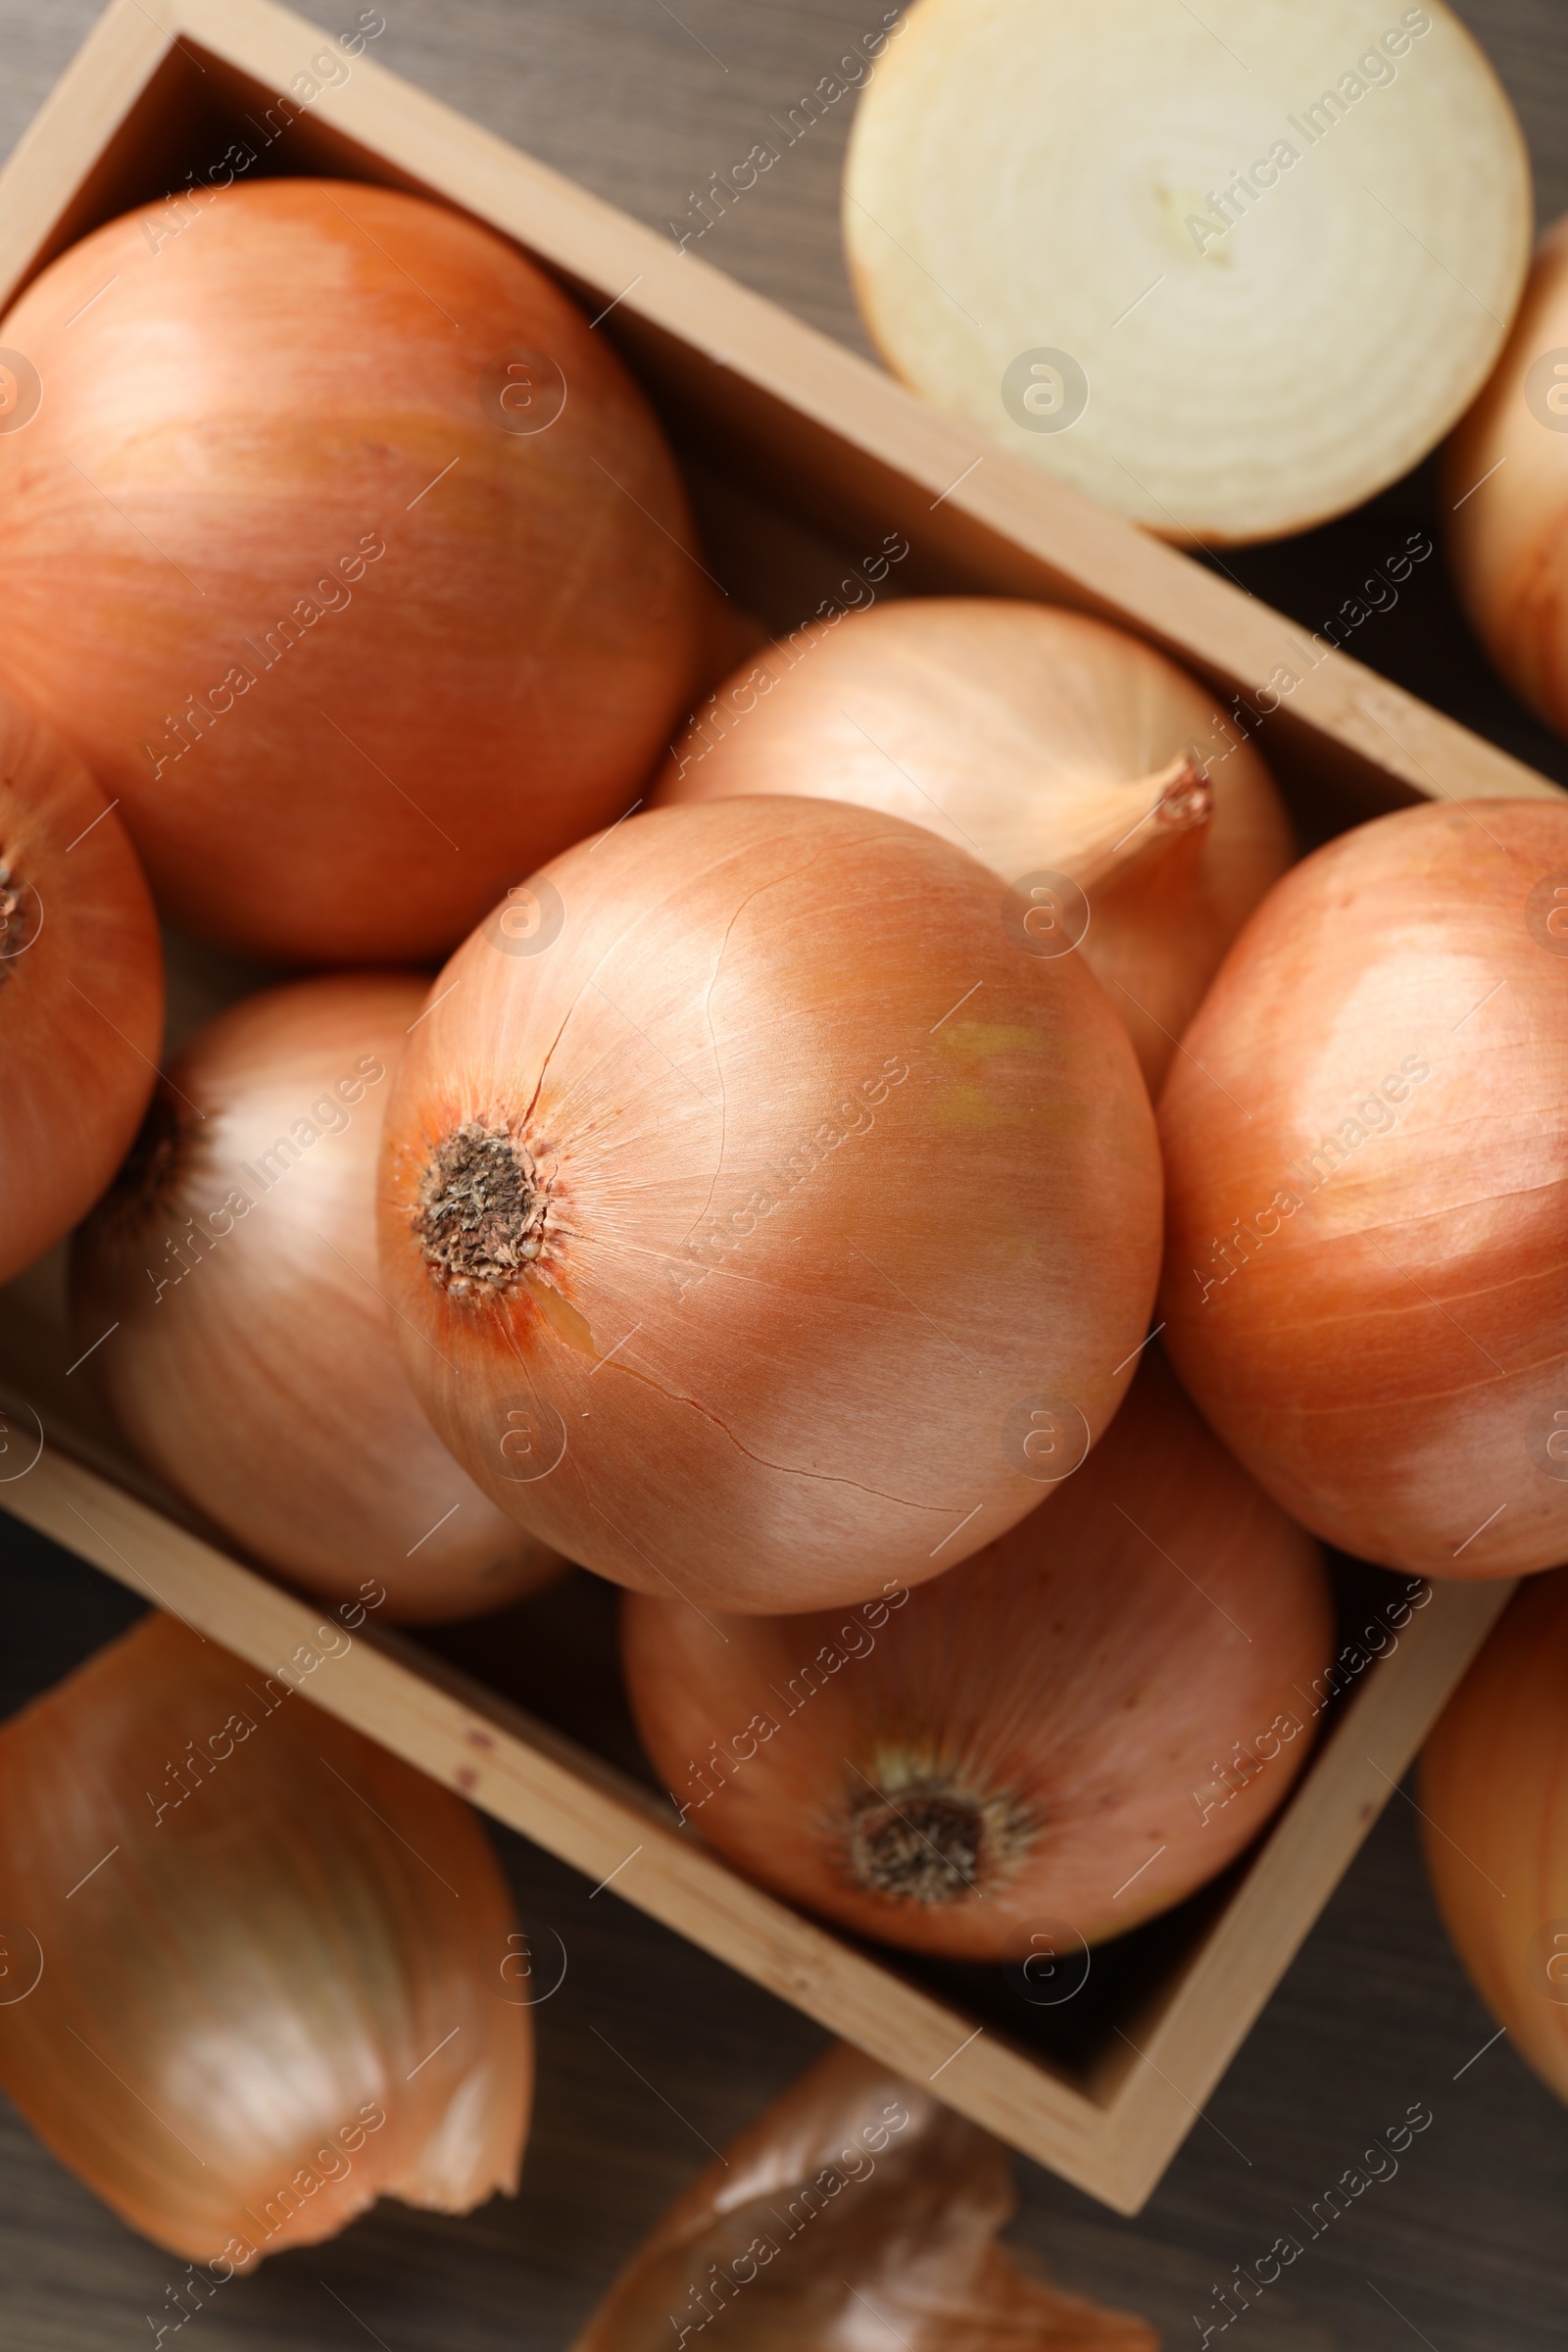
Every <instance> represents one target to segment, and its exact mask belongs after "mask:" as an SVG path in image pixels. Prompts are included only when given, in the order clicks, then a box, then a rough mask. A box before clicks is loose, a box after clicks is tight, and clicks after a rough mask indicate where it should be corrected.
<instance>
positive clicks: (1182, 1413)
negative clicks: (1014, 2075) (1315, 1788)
mask: <svg viewBox="0 0 1568 2352" xmlns="http://www.w3.org/2000/svg"><path fill="white" fill-rule="evenodd" d="M1333 1633H1334V1620H1333V1606H1332V1599H1331V1594H1330V1591H1329V1585H1328V1579H1327V1575H1326V1573H1325V1571H1324V1567H1323V1562H1322V1558H1321V1555H1320V1553H1319V1551H1318V1548H1317V1546H1316V1544H1314V1543H1313V1542H1312V1541H1311V1539H1310V1537H1308V1536H1306V1535H1304V1534H1303V1533H1302V1532H1301V1530H1300V1529H1299V1528H1298V1527H1296V1526H1294V1525H1293V1524H1292V1522H1291V1521H1290V1520H1288V1519H1287V1518H1286V1517H1285V1516H1284V1514H1283V1512H1281V1511H1280V1510H1278V1509H1277V1508H1276V1507H1275V1505H1274V1504H1273V1503H1271V1502H1270V1501H1269V1499H1268V1497H1267V1495H1264V1494H1263V1493H1262V1492H1261V1490H1260V1489H1259V1488H1258V1487H1256V1486H1255V1485H1254V1484H1253V1482H1252V1481H1251V1479H1250V1478H1249V1477H1248V1475H1247V1473H1246V1472H1245V1471H1244V1470H1243V1469H1242V1468H1241V1466H1240V1464H1239V1463H1238V1462H1236V1461H1235V1460H1234V1459H1233V1457H1232V1456H1231V1455H1229V1454H1228V1453H1227V1452H1226V1451H1225V1449H1224V1447H1223V1446H1221V1445H1220V1444H1219V1442H1218V1440H1217V1439H1216V1438H1215V1437H1214V1436H1213V1435H1212V1434H1211V1432H1210V1431H1209V1430H1207V1429H1206V1428H1205V1427H1204V1425H1203V1423H1202V1422H1201V1420H1200V1419H1199V1416H1198V1414H1197V1413H1196V1412H1195V1411H1194V1410H1193V1408H1192V1406H1191V1405H1190V1404H1189V1403H1188V1401H1187V1399H1186V1397H1184V1396H1183V1395H1182V1393H1181V1391H1180V1389H1179V1388H1178V1387H1177V1385H1176V1383H1175V1381H1174V1380H1173V1379H1172V1377H1171V1374H1170V1372H1169V1371H1168V1369H1167V1368H1166V1366H1165V1365H1164V1363H1163V1362H1162V1361H1161V1360H1160V1358H1159V1356H1158V1354H1157V1352H1156V1351H1155V1350H1154V1349H1151V1351H1150V1354H1149V1357H1148V1360H1147V1361H1146V1362H1145V1364H1144V1366H1143V1367H1142V1369H1141V1370H1140V1372H1139V1375H1138V1378H1137V1380H1136V1381H1135V1382H1134V1384H1133V1387H1132V1390H1131V1392H1130V1394H1129V1396H1128V1397H1127V1400H1126V1402H1125V1403H1124V1404H1123V1406H1122V1408H1121V1410H1120V1412H1119V1413H1118V1414H1117V1416H1116V1418H1115V1420H1114V1421H1113V1422H1112V1423H1111V1425H1110V1428H1109V1429H1108V1430H1107V1431H1106V1433H1105V1435H1104V1437H1103V1438H1102V1440H1101V1441H1100V1444H1099V1445H1098V1446H1096V1447H1095V1449H1094V1451H1093V1452H1092V1453H1091V1454H1090V1456H1089V1458H1088V1460H1087V1461H1086V1462H1085V1464H1084V1466H1083V1468H1082V1469H1081V1470H1079V1471H1078V1472H1077V1473H1076V1475H1075V1476H1073V1477H1072V1478H1070V1479H1069V1480H1068V1481H1067V1482H1066V1484H1065V1485H1064V1486H1063V1487H1062V1489H1061V1491H1060V1493H1059V1494H1058V1495H1055V1496H1054V1498H1053V1499H1052V1500H1051V1501H1050V1502H1048V1503H1045V1504H1044V1505H1042V1506H1041V1507H1040V1508H1039V1509H1037V1510H1036V1511H1034V1512H1032V1513H1031V1514H1030V1516H1029V1517H1028V1518H1027V1519H1024V1520H1023V1521H1022V1522H1021V1523H1020V1524H1019V1525H1018V1526H1016V1527H1014V1528H1012V1529H1011V1530H1010V1531H1009V1532H1008V1533H1007V1534H1006V1535H1005V1536H1003V1537H1002V1538H1001V1539H1000V1540H999V1541H998V1542H996V1543H994V1544H990V1545H989V1546H988V1547H987V1549H986V1550H984V1551H983V1552H981V1553H980V1554H979V1555H978V1556H977V1557H976V1558H974V1559H970V1560H967V1561H965V1562H964V1563H963V1564H962V1566H960V1567H958V1568H956V1569H954V1570H952V1571H951V1572H950V1573H949V1574H947V1575H945V1576H942V1577H940V1578H938V1579H937V1580H936V1582H935V1583H932V1584H926V1585H923V1586H922V1587H920V1589H919V1590H918V1591H916V1592H913V1593H904V1592H901V1591H899V1590H897V1589H894V1590H893V1591H891V1592H888V1593H884V1595H883V1596H882V1598H881V1599H879V1600H878V1601H875V1602H872V1603H870V1604H868V1605H866V1606H865V1607H863V1608H862V1609H861V1610H860V1611H859V1612H858V1614H857V1615H856V1616H855V1617H854V1618H853V1619H850V1620H846V1618H845V1617H844V1616H843V1615H842V1614H841V1613H839V1612H838V1611H835V1612H833V1613H832V1614H831V1615H828V1614H821V1613H812V1614H810V1615H803V1616H787V1617H786V1616H781V1617H768V1618H761V1617H736V1616H730V1617H727V1618H722V1619H720V1620H719V1621H718V1622H717V1623H716V1624H714V1623H711V1622H710V1621H709V1620H708V1619H707V1618H705V1617H703V1616H702V1615H700V1614H699V1612H698V1611H697V1610H696V1609H691V1608H685V1607H683V1606H682V1605H681V1604H680V1602H679V1601H671V1600H669V1599H667V1598H665V1599H654V1598H650V1597H645V1596H643V1595H642V1594H639V1593H632V1594H628V1596H627V1598H626V1599H625V1601H624V1602H623V1603H622V1616H621V1655H622V1660H623V1663H624V1666H625V1673H626V1688H627V1691H628V1694H629V1696H630V1699H631V1705H632V1712H633V1715H634V1716H635V1718H636V1722H637V1728H638V1730H639V1732H640V1734H641V1736H642V1740H643V1744H644V1745H645V1747H646V1748H647V1750H648V1753H649V1755H650V1757H651V1758H652V1760H653V1763H654V1765H655V1767H656V1769H657V1770H658V1772H659V1773H660V1774H661V1776H662V1779H663V1780H664V1782H665V1785H666V1786H667V1787H668V1789H669V1790H670V1792H671V1794H672V1796H673V1797H674V1799H675V1801H676V1803H677V1805H678V1806H679V1807H680V1808H681V1813H682V1818H683V1820H685V1821H688V1822H689V1823H691V1825H692V1826H693V1827H694V1828H696V1829H697V1830H698V1831H699V1832H700V1834H701V1835H702V1836H703V1837H704V1838H706V1839H707V1840H708V1842H709V1843H710V1844H711V1845H712V1846H715V1847H716V1848H717V1849H718V1851H719V1852H720V1853H722V1854H724V1855H725V1856H726V1857H727V1858H728V1859H729V1860H730V1861H732V1862H734V1863H735V1864H736V1865H737V1866H738V1867H739V1868H740V1869H741V1870H743V1871H744V1872H745V1873H746V1875H747V1876H748V1877H749V1878H752V1879H756V1880H758V1881H759V1882H760V1884H761V1885H762V1886H764V1887H771V1888H772V1889H773V1891H774V1892H775V1893H778V1894H782V1895H783V1896H785V1897H786V1899H788V1900H789V1901H792V1902H795V1903H799V1904H800V1905H802V1906H803V1908H805V1909H806V1910H809V1911H814V1912H817V1913H819V1914H820V1915H821V1916H822V1917H824V1918H827V1919H831V1920H834V1921H836V1922H837V1923H838V1924H839V1925H840V1926H841V1927H845V1928H848V1929H850V1930H851V1931H852V1932H853V1933H855V1934H857V1935H861V1936H878V1937H880V1938H881V1939H882V1940H883V1941H884V1942H887V1943H893V1944H899V1945H902V1946H904V1947H905V1948H906V1949H907V1950H911V1951H922V1952H932V1953H937V1954H940V1955H942V1956H944V1957H947V1958H950V1959H962V1960H988V1961H1006V1960H1018V1959H1027V1958H1028V1957H1029V1955H1030V1953H1031V1950H1033V1949H1036V1948H1038V1946H1037V1945H1036V1944H1035V1943H1034V1942H1033V1940H1032V1939H1033V1938H1034V1936H1036V1933H1037V1932H1038V1931H1040V1930H1042V1929H1043V1928H1046V1927H1047V1926H1049V1925H1050V1924H1051V1923H1055V1924H1057V1925H1059V1926H1063V1927H1066V1928H1068V1929H1071V1930H1072V1931H1073V1932H1074V1933H1075V1934H1076V1935H1078V1936H1082V1937H1083V1939H1084V1941H1085V1942H1086V1943H1097V1942H1101V1941H1103V1940H1104V1939H1105V1938H1106V1937H1108V1936H1119V1935H1122V1934H1125V1932H1126V1931H1127V1930H1128V1929H1129V1928H1134V1927H1137V1926H1138V1925H1139V1923H1140V1922H1141V1921H1142V1920H1145V1919H1149V1918H1151V1917H1152V1916H1153V1915H1154V1913H1156V1912H1159V1911H1164V1910H1167V1909H1169V1907H1170V1906H1171V1904H1173V1903H1177V1902H1180V1901H1181V1900H1182V1898H1183V1897H1184V1896H1185V1895H1188V1894H1190V1893H1191V1892H1192V1891H1193V1889H1194V1888H1195V1887H1200V1886H1201V1885H1202V1884H1203V1883H1204V1881H1205V1880H1207V1879H1210V1878H1212V1877H1213V1876H1214V1875H1215V1873H1216V1872H1217V1871H1219V1870H1222V1869H1223V1868H1224V1866H1225V1865H1226V1863H1227V1862H1229V1861H1231V1860H1232V1859H1233V1858H1234V1857H1235V1855H1237V1854H1238V1853H1240V1852H1241V1850H1242V1848H1243V1847H1244V1846H1246V1845H1247V1844H1249V1843H1250V1840H1251V1839H1252V1838H1253V1837H1255V1836H1256V1834H1257V1832H1258V1831H1259V1830H1260V1829H1261V1827H1262V1826H1263V1824H1264V1822H1265V1821H1267V1820H1268V1818H1269V1816H1270V1815H1271V1814H1272V1813H1273V1812H1274V1810H1275V1809H1276V1807H1277V1806H1278V1805H1279V1804H1280V1803H1281V1802H1282V1801H1283V1799H1284V1797H1285V1795H1286V1794H1287V1792H1288V1790H1289V1789H1290V1788H1291V1787H1292V1785H1293V1783H1294V1781H1295V1780H1296V1777H1297V1775H1298V1774H1299V1771H1300V1769H1301V1767H1302V1765H1303V1764H1304V1762H1305V1760H1306V1755H1307V1750H1308V1748H1309V1746H1310V1744H1311V1737H1312V1734H1311V1728H1310V1727H1311V1713H1310V1710H1311V1706H1312V1700H1311V1697H1310V1696H1309V1695H1308V1693H1309V1691H1310V1685H1311V1682H1312V1679H1313V1677H1314V1676H1316V1675H1320V1674H1321V1673H1322V1671H1323V1668H1324V1667H1325V1666H1326V1665H1327V1663H1328V1661H1329V1657H1330V1654H1331V1649H1332V1643H1333ZM1286 1718H1289V1719H1290V1720H1291V1721H1294V1722H1295V1724H1296V1726H1297V1728H1296V1729H1295V1730H1294V1731H1293V1730H1290V1729H1289V1728H1287V1724H1286V1721H1285V1719H1286ZM769 1727H771V1728H769ZM1238 1745H1239V1746H1240V1748H1241V1750H1242V1751H1243V1756H1244V1757H1246V1756H1247V1755H1250V1756H1251V1758H1252V1761H1251V1762H1250V1763H1247V1762H1245V1761H1241V1760H1239V1759H1238V1757H1237V1754H1236V1750H1237V1748H1238ZM1260 1745H1261V1748H1262V1750H1263V1754H1262V1757H1261V1758H1259V1755H1258V1750H1259V1747H1260ZM1270 1749H1272V1753H1269V1752H1268V1751H1269V1750H1270ZM1227 1776H1228V1777H1227Z"/></svg>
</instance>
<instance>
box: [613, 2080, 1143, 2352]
mask: <svg viewBox="0 0 1568 2352" xmlns="http://www.w3.org/2000/svg"><path fill="white" fill-rule="evenodd" d="M1016 2201H1017V2200H1016V2194H1015V2191H1014V2188H1013V2185H1012V2159H1011V2157H1010V2156H1009V2154H1008V2152H1007V2150H1006V2149H1005V2147H1004V2146H1003V2145H1002V2143H1001V2141H1000V2140H997V2139H993V2137H992V2136H991V2134H990V2132H988V2131H982V2130H981V2129H980V2127H979V2126H978V2125H977V2124H971V2123H968V2122H966V2121H965V2120H964V2119H963V2118H962V2117H961V2116H956V2115H955V2114H954V2113H953V2112H952V2110H951V2109H950V2108H947V2107H944V2106H942V2105H941V2104H940V2102H939V2101H938V2100H937V2099H936V2098H934V2097H933V2096H932V2094H931V2092H930V2091H929V2090H926V2089H923V2088H917V2087H916V2086H915V2085H914V2084H913V2083H911V2082H902V2081H901V2080H900V2079H899V2077H898V2076H896V2075H894V2074H892V2073H890V2072H889V2070H888V2069H887V2068H886V2067H882V2066H878V2065H877V2064H876V2063H875V2061H874V2060H872V2059H870V2058H865V2057H862V2056H861V2054H860V2053H859V2051H858V2050H852V2049H850V2048H848V2047H847V2046H846V2045H845V2044H844V2043H842V2042H841V2043H839V2044H838V2045H837V2046H836V2047H835V2048H833V2049H831V2050H829V2051H828V2053H827V2055H826V2056H825V2057H824V2058H822V2059H820V2060H819V2061H818V2062H817V2064H816V2065H815V2066H813V2067H812V2068H811V2069H810V2071H809V2073H808V2074H806V2075H803V2076H802V2077H801V2079H800V2081H799V2082H796V2083H794V2084H793V2085H792V2087H791V2088H790V2089H789V2090H787V2091H785V2093H784V2094H783V2096H782V2097H781V2098H778V2099H775V2100H774V2102H773V2104H772V2106H771V2107H769V2108H768V2109H767V2110H766V2112H765V2113H764V2114H763V2115H761V2116H760V2117H759V2118H758V2120H757V2122H756V2123H754V2124H752V2125H751V2126H749V2127H748V2129H747V2130H746V2131H743V2132H741V2133H740V2134H739V2135H738V2136H737V2137H736V2138H735V2139H733V2140H732V2141H731V2142H730V2144H729V2148H728V2151H727V2153H726V2154H725V2155H723V2156H721V2157H719V2159H718V2160H717V2162H716V2163H714V2164H711V2165H710V2166H709V2167H708V2168H707V2170H706V2171H705V2172H703V2173H702V2174H701V2175H700V2176H699V2177H698V2179H697V2180H695V2181H694V2182H693V2183H692V2185H691V2187H690V2188H689V2189H688V2190H687V2191H686V2193H685V2194H684V2196H682V2197H680V2198H678V2199H677V2200H676V2202H675V2203H674V2204H673V2205H672V2206H671V2207H670V2209H669V2211H668V2212H667V2213H666V2214H665V2215H664V2217H663V2219H662V2221H661V2222H660V2223H659V2225H658V2227H657V2228H656V2229H654V2230H653V2231H652V2233H651V2234H650V2236H649V2237H648V2238H647V2240H646V2241H645V2243H644V2244H643V2245H642V2246H641V2247H639V2249H638V2251H637V2253H636V2254H635V2255H633V2257H632V2259H631V2261H630V2262H629V2263H628V2264H627V2266H626V2268H625V2269H624V2271H622V2273H621V2275H620V2277H619V2278H617V2279H616V2281H615V2283H614V2285H613V2287H612V2288H611V2290H610V2293H609V2294H608V2295H607V2296H606V2298H605V2300H604V2302H603V2303H602V2304H601V2305H600V2307H599V2309H598V2310H597V2311H596V2312H595V2314H594V2316H593V2318H592V2319H591V2320H590V2321H589V2323H588V2326H587V2327H585V2328H584V2329H583V2331H582V2333H581V2334H580V2335H579V2336H578V2337H577V2338H576V2340H575V2342H574V2344H573V2346H572V2352H667V2347H669V2345H670V2343H671V2335H670V2330H671V2329H673V2330H674V2336H673V2341H674V2344H675V2345H676V2346H677V2347H678V2346H680V2345H683V2344H685V2343H686V2341H687V2339H688V2338H689V2337H692V2336H695V2335H697V2334H699V2333H701V2332H705V2331H706V2330H707V2328H708V2327H710V2326H714V2325H716V2326H717V2330H718V2332H717V2340H718V2341H719V2342H720V2343H723V2344H726V2345H730V2346H733V2347H735V2352H864V2347H866V2346H868V2345H871V2344H878V2345H880V2344H881V2343H882V2342H883V2341H887V2342H889V2343H892V2342H895V2341H896V2342H899V2343H902V2344H904V2345H906V2346H907V2352H1155V2348H1156V2346H1157V2344H1158V2340H1159V2339H1158V2337H1157V2336H1156V2334H1155V2333H1154V2330H1153V2329H1152V2327H1147V2326H1146V2325H1145V2324H1144V2322H1143V2321H1141V2320H1136V2319H1134V2318H1132V2316H1131V2315H1130V2314H1129V2313H1127V2312H1120V2311H1105V2310H1103V2309H1102V2308H1101V2307H1100V2306H1099V2305H1098V2304H1094V2303H1090V2302H1088V2301H1086V2300H1085V2299H1084V2298H1083V2297H1081V2296H1078V2295H1068V2294H1063V2293H1062V2292H1061V2291H1060V2290H1059V2289H1057V2288H1055V2287H1053V2286H1051V2285H1048V2284H1047V2282H1046V2281H1045V2279H1044V2278H1038V2277H1036V2276H1033V2275H1032V2274H1031V2273H1030V2271H1028V2270H1027V2269H1025V2268H1023V2267H1021V2266H1020V2264H1019V2262H1018V2260H1017V2258H1016V2257H1015V2256H1014V2255H1013V2254H1012V2253H1011V2252H1010V2251H1009V2250H1008V2249H1006V2248H1005V2247H1004V2246H1002V2245H1000V2244H999V2243H998V2242H997V2232H998V2231H999V2230H1000V2229H1002V2228H1003V2227H1004V2226H1005V2223H1006V2222H1007V2221H1008V2219H1009V2218H1010V2217H1011V2215H1012V2213H1013V2210H1014V2208H1015V2205H1016Z"/></svg>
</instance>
